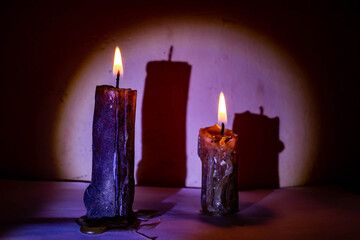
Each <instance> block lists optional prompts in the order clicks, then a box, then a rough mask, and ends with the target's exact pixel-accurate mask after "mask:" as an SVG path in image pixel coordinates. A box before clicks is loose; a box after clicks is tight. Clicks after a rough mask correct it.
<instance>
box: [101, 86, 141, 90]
mask: <svg viewBox="0 0 360 240" xmlns="http://www.w3.org/2000/svg"><path fill="white" fill-rule="evenodd" d="M96 88H97V89H99V88H101V89H102V90H104V91H111V90H113V91H114V90H116V91H123V90H128V91H136V90H132V89H131V88H117V87H114V86H111V85H101V86H96Z"/></svg>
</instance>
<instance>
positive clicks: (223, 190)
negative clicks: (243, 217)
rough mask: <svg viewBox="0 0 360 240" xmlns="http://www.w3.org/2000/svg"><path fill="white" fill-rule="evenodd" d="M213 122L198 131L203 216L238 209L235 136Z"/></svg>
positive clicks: (223, 213)
mask: <svg viewBox="0 0 360 240" xmlns="http://www.w3.org/2000/svg"><path fill="white" fill-rule="evenodd" d="M220 130H221V129H220V127H219V126H218V125H214V126H211V127H208V128H201V129H200V131H199V141H198V154H199V157H200V159H201V162H202V188H201V207H202V213H203V214H206V215H228V214H231V213H234V212H237V210H238V192H237V162H236V157H235V154H236V147H237V142H238V136H237V135H236V134H235V133H234V132H233V131H231V130H229V129H225V131H224V135H221V134H220Z"/></svg>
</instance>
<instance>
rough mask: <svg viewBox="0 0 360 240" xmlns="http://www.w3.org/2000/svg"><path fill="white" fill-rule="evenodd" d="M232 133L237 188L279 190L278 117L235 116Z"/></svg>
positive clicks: (279, 147) (279, 150) (279, 148)
mask: <svg viewBox="0 0 360 240" xmlns="http://www.w3.org/2000/svg"><path fill="white" fill-rule="evenodd" d="M233 131H234V132H235V133H237V134H238V135H239V145H238V146H239V149H238V155H237V156H238V188H239V189H241V190H245V189H254V188H277V187H279V170H278V166H279V153H280V152H281V151H282V150H283V149H284V144H283V143H282V142H281V141H280V139H279V118H278V117H275V118H269V117H267V116H265V115H264V114H263V108H262V107H260V114H254V113H250V112H248V111H247V112H244V113H237V114H235V118H234V123H233Z"/></svg>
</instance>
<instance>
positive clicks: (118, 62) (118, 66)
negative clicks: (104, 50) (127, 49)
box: [113, 47, 123, 76]
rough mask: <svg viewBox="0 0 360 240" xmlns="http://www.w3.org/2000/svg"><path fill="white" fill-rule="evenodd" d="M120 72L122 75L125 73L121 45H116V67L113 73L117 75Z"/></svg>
mask: <svg viewBox="0 0 360 240" xmlns="http://www.w3.org/2000/svg"><path fill="white" fill-rule="evenodd" d="M118 72H120V76H122V75H123V65H122V60H121V53H120V49H119V47H116V49H115V55H114V67H113V74H114V76H116V75H117V74H118Z"/></svg>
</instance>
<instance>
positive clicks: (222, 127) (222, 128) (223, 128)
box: [220, 123, 225, 136]
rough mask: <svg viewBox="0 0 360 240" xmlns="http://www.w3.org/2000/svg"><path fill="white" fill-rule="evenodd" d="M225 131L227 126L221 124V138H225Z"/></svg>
mask: <svg viewBox="0 0 360 240" xmlns="http://www.w3.org/2000/svg"><path fill="white" fill-rule="evenodd" d="M224 130H225V124H224V123H221V132H220V134H221V136H224Z"/></svg>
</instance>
